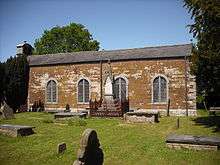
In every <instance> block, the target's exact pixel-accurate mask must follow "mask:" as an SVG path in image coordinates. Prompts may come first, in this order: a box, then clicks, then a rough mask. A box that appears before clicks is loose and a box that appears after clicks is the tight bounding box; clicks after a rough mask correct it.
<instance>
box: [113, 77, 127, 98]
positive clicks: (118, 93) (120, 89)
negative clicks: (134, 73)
mask: <svg viewBox="0 0 220 165" xmlns="http://www.w3.org/2000/svg"><path fill="white" fill-rule="evenodd" d="M114 92H115V98H116V99H119V100H120V101H124V100H126V96H127V84H126V81H125V79H124V78H122V77H119V78H116V80H115V84H114Z"/></svg>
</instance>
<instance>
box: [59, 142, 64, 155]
mask: <svg viewBox="0 0 220 165" xmlns="http://www.w3.org/2000/svg"><path fill="white" fill-rule="evenodd" d="M65 150H66V143H64V142H63V143H60V144H58V145H57V154H62V153H64V151H65Z"/></svg>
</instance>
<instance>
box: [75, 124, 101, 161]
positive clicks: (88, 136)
mask: <svg viewBox="0 0 220 165" xmlns="http://www.w3.org/2000/svg"><path fill="white" fill-rule="evenodd" d="M99 147H100V143H99V139H98V137H97V133H96V131H95V130H93V129H90V128H88V129H86V130H85V131H84V132H83V134H82V137H81V141H80V148H79V150H78V152H77V160H75V161H74V163H73V165H102V164H103V160H104V154H103V152H102V149H101V148H99Z"/></svg>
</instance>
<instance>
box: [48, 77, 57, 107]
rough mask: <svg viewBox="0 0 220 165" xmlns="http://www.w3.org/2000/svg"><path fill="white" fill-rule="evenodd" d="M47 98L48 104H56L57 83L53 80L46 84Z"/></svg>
mask: <svg viewBox="0 0 220 165" xmlns="http://www.w3.org/2000/svg"><path fill="white" fill-rule="evenodd" d="M46 95H47V97H46V100H47V102H48V103H56V102H57V83H56V81H54V80H50V81H48V82H47V93H46Z"/></svg>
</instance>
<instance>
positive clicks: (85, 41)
mask: <svg viewBox="0 0 220 165" xmlns="http://www.w3.org/2000/svg"><path fill="white" fill-rule="evenodd" d="M34 46H35V53H34V54H52V53H65V52H77V51H90V50H99V42H98V41H96V40H93V38H92V35H91V34H90V33H89V31H88V30H87V29H86V28H85V27H84V26H83V25H81V24H76V23H70V24H69V25H67V26H64V27H59V26H56V27H54V28H52V29H51V30H45V31H44V33H43V35H42V37H41V38H40V39H37V40H35V44H34Z"/></svg>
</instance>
